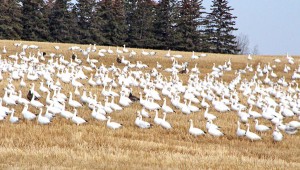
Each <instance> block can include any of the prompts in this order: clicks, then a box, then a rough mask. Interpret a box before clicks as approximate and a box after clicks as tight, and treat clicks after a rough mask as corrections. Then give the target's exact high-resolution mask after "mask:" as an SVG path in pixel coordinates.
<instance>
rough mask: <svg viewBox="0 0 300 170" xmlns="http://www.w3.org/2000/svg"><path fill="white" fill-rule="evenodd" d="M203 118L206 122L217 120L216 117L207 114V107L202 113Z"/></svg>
mask: <svg viewBox="0 0 300 170" xmlns="http://www.w3.org/2000/svg"><path fill="white" fill-rule="evenodd" d="M204 118H205V119H206V120H215V119H216V118H217V116H215V115H213V114H211V113H208V107H207V108H206V109H205V112H204Z"/></svg>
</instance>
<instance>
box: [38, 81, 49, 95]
mask: <svg viewBox="0 0 300 170" xmlns="http://www.w3.org/2000/svg"><path fill="white" fill-rule="evenodd" d="M40 91H41V92H44V93H46V92H48V91H49V89H48V88H47V87H45V86H44V82H43V81H41V82H40Z"/></svg>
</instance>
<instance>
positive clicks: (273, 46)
mask: <svg viewBox="0 0 300 170" xmlns="http://www.w3.org/2000/svg"><path fill="white" fill-rule="evenodd" d="M72 1H73V2H74V1H75V0H72ZM228 1H229V5H230V6H231V7H233V8H234V10H233V11H232V13H233V14H234V15H235V16H237V19H236V28H238V31H236V33H235V34H236V35H239V34H241V33H242V34H244V35H247V36H248V38H249V41H250V45H249V49H250V51H252V49H253V48H254V46H256V45H257V47H258V51H259V54H264V55H284V54H286V53H289V54H291V55H300V0H228ZM211 2H212V0H203V6H204V7H205V8H206V11H207V10H209V9H210V5H211Z"/></svg>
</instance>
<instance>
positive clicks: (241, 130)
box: [236, 121, 246, 137]
mask: <svg viewBox="0 0 300 170" xmlns="http://www.w3.org/2000/svg"><path fill="white" fill-rule="evenodd" d="M237 125H238V127H237V130H236V135H237V136H238V137H241V136H245V135H246V131H245V130H243V129H241V127H240V126H241V123H240V121H237Z"/></svg>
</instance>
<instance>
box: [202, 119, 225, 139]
mask: <svg viewBox="0 0 300 170" xmlns="http://www.w3.org/2000/svg"><path fill="white" fill-rule="evenodd" d="M206 128H207V130H208V133H209V134H210V135H212V136H215V137H220V136H224V133H223V132H221V131H220V130H219V127H218V126H216V125H215V124H213V123H212V122H211V120H210V121H209V125H208V126H206Z"/></svg>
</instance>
